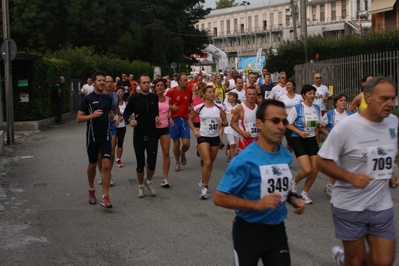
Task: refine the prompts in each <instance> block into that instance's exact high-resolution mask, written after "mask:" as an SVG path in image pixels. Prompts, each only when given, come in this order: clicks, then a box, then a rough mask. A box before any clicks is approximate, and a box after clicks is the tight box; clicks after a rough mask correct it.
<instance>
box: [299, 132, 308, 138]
mask: <svg viewBox="0 0 399 266" xmlns="http://www.w3.org/2000/svg"><path fill="white" fill-rule="evenodd" d="M308 135H309V132H307V131H302V132H301V134H300V136H301V137H302V138H304V139H305V138H306V137H307V136H308Z"/></svg>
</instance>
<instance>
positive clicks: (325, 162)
mask: <svg viewBox="0 0 399 266" xmlns="http://www.w3.org/2000/svg"><path fill="white" fill-rule="evenodd" d="M316 166H317V169H319V171H320V172H323V173H324V174H326V175H328V176H329V177H332V178H334V179H337V180H340V181H343V182H347V183H350V184H352V185H353V186H355V187H357V188H365V187H367V186H368V184H369V183H370V181H371V180H373V178H372V177H371V176H369V175H367V174H365V173H359V174H354V173H351V172H348V171H346V170H345V169H342V168H341V167H339V166H338V165H337V164H336V163H335V162H334V161H333V160H329V159H324V158H322V157H320V156H319V155H317V157H316Z"/></svg>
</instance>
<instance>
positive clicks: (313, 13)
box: [312, 5, 316, 21]
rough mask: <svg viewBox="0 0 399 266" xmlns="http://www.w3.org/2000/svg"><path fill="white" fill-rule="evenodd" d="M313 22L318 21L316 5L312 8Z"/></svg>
mask: <svg viewBox="0 0 399 266" xmlns="http://www.w3.org/2000/svg"><path fill="white" fill-rule="evenodd" d="M312 21H316V5H313V6H312Z"/></svg>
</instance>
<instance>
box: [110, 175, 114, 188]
mask: <svg viewBox="0 0 399 266" xmlns="http://www.w3.org/2000/svg"><path fill="white" fill-rule="evenodd" d="M109 186H110V187H113V186H114V180H113V178H112V177H111V181H110V182H109Z"/></svg>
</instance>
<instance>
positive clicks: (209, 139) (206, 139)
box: [197, 136, 220, 146]
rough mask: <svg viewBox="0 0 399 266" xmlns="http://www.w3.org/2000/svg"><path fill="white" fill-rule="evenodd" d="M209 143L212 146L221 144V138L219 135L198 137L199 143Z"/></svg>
mask: <svg viewBox="0 0 399 266" xmlns="http://www.w3.org/2000/svg"><path fill="white" fill-rule="evenodd" d="M204 142H206V143H209V145H211V146H219V145H220V138H219V136H217V137H199V138H197V144H198V145H199V144H201V143H204Z"/></svg>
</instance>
